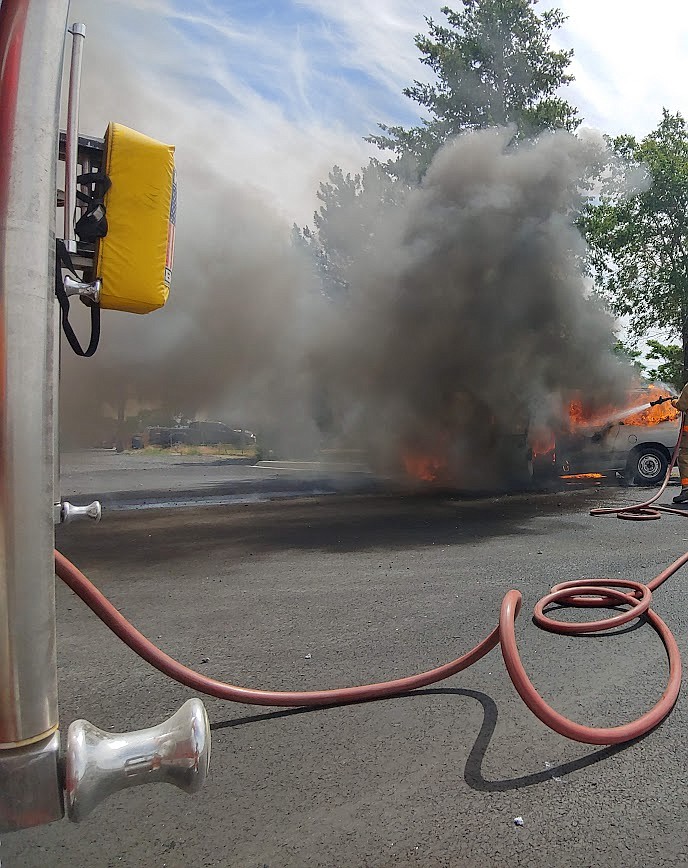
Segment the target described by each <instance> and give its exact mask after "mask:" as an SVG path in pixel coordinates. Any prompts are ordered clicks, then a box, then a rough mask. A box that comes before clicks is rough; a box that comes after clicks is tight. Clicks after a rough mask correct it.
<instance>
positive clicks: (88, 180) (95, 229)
mask: <svg viewBox="0 0 688 868" xmlns="http://www.w3.org/2000/svg"><path fill="white" fill-rule="evenodd" d="M76 183H77V184H80V185H82V186H86V187H89V189H92V190H93V192H92V194H91V195H90V196H89V195H87V194H86V193H84V192H82V191H81V190H77V191H76V198H77V199H78V200H79V202H84V203H85V204H86V206H87V208H86V211H85V212H84V213H83V214H82V215H81V217H80V218H79V220H78V221H77V224H76V226H75V227H74V231H75V232H76V235H77V237H78V238H79V239H80V240H81V241H86V242H91V243H93V242H96V241H98V239H99V238H105V236H106V235H107V231H108V222H107V216H106V209H105V194H106V193H107V191H108V190H109V189H110V187H111V186H112V183H111V181H110V179H109V178H108V176H107V175H106V174H105V172H86V173H84V174H83V175H78V176H77V179H76Z"/></svg>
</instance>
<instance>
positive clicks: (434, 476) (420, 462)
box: [402, 452, 447, 482]
mask: <svg viewBox="0 0 688 868" xmlns="http://www.w3.org/2000/svg"><path fill="white" fill-rule="evenodd" d="M402 460H403V462H404V469H405V470H406V473H407V474H408V475H409V476H412V477H413V478H414V479H420V480H422V481H423V482H437V480H438V479H439V477H440V476H441V474H442V472H443V471H444V470H446V467H447V464H446V461H445V460H444V459H443V458H441V457H439V456H437V455H422V454H417V453H412V452H407V453H405V454H404V455H403V456H402Z"/></svg>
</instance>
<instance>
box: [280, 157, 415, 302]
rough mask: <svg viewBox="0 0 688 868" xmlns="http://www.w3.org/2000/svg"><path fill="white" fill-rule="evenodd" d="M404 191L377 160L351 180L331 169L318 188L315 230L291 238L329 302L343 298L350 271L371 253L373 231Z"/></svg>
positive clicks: (297, 232)
mask: <svg viewBox="0 0 688 868" xmlns="http://www.w3.org/2000/svg"><path fill="white" fill-rule="evenodd" d="M408 189H409V187H408V185H407V184H404V183H403V182H401V181H400V180H398V179H396V180H395V179H392V178H390V176H389V175H388V174H387V172H385V170H384V169H383V167H382V166H381V164H380V163H379V162H378V161H377V160H371V161H370V162H369V164H368V165H367V166H366V167H365V168H364V169H362V170H361V172H360V173H358V172H357V173H356V174H355V175H351V174H346V175H345V174H344V172H343V171H342V170H341V168H340V167H339V166H333V168H332V170H331V171H330V173H329V174H328V178H327V181H323V182H321V183H320V187H319V189H318V192H317V194H316V195H317V197H318V199H319V201H320V202H321V203H322V204H321V206H320V208H319V210H318V211H316V212H315V214H314V215H313V223H314V225H315V228H314V229H310V228H309V227H308V226H304V227H303V228H302V229H299V227H298V226H294V227H293V230H292V234H293V238H294V242H295V243H296V244H297V245H300V246H302V247H304V248H305V249H306V250H307V251H308V252H309V253H310V255H311V256H312V258H313V261H314V262H315V264H316V268H317V270H318V273H319V275H320V278H321V281H322V285H323V291H324V292H325V294H326V295H327V296H329V297H330V298H337V297H341V295H342V292H343V291H345V290H346V289H347V288H348V285H349V281H348V273H349V269H350V268H351V266H352V265H353V263H354V262H355V261H356V259H357V257H359V256H361V255H362V254H364V253H366V252H367V251H369V250H371V249H372V246H373V244H374V240H375V230H376V226H378V225H379V223H380V221H381V220H383V219H384V216H385V214H386V213H387V212H388V210H389V209H392V208H394V207H395V206H396V205H398V204H399V203H400V202H401V200H402V198H403V197H404V195H405V193H406V192H407V191H408Z"/></svg>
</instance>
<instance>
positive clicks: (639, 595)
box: [55, 425, 688, 744]
mask: <svg viewBox="0 0 688 868" xmlns="http://www.w3.org/2000/svg"><path fill="white" fill-rule="evenodd" d="M682 428H683V425H681V430H682ZM680 445H681V435H680V434H679V439H678V442H677V444H676V448H675V449H674V453H673V456H672V458H671V462H670V464H669V468H668V470H667V473H666V478H665V479H664V483H663V485H662V487H661V488H660V490H659V491H658V492H657V494H656V495H655V496H654V497H652V498H650V499H649V500H647V501H645V502H643V503H639V504H637V505H636V506H630V507H621V508H620V509H594V510H592V511H591V515H604V514H614V513H615V514H616V515H617V516H618V517H619V518H624V519H654V518H660V514H659V512H660V511H662V512H671V513H676V514H679V515H685V514H686V513H685V512H683V511H682V510H679V509H671V508H669V507H664V506H657V507H654V508H652V509H651V508H650V507H651V504H653V503H654V502H655V501H656V500H657V499H658V498H659V497H660V496H661V494H662V493H663V492H664V490H665V489H666V487H667V485H668V482H669V477H670V475H671V470H672V468H673V466H674V463H675V461H676V458H677V456H678V450H679V448H680ZM686 562H688V552H686V553H685V554H684V555H682V556H681V557H680V558H679V559H678V560H676V561H674V563H673V564H671V565H670V566H668V567H667V568H666V569H665V570H663V571H662V572H661V573H659V574H658V575H657V576H655V577H654V579H652V581H650V582H648V583H647V584H646V585H645V584H642V583H641V582H633V581H630V580H626V579H600V578H598V579H578V580H576V581H573V582H562V583H561V584H559V585H555V586H554V588H552V591H551V592H550V593H549V594H548V595H547V596H545V597H543V598H542V599H541V600H540V601H539V602H538V603H537V604H536V606H535V610H534V614H533V620H534V622H535V623H536V624H537V626H539V627H541V628H542V629H544V630H549V631H550V632H553V633H564V634H581V633H584V634H590V633H596V632H600V631H602V630H610V629H613V628H615V627H619V626H621V625H623V624H626V623H627V622H628V621H631V620H633V619H634V618H639V617H641V616H645V617H646V618H647V620H648V622H649V624H650V626H651V627H652V628H653V629H654V630H655V632H656V633H657V634H658V635H659V637H660V639H661V640H662V642H663V644H664V648H665V649H666V653H667V657H668V660H669V680H668V682H667V686H666V689H665V690H664V693H663V694H662V696H661V698H660V699H659V701H658V702H657V703H656V705H654V706H653V708H651V709H650V710H649V711H648V712H646V713H645V714H643V715H642V716H641V717H639V718H637V719H636V720H634V721H632V722H631V723H626V724H623V725H621V726H614V727H592V726H584V725H582V724H580V723H575V722H574V721H572V720H569V719H568V718H567V717H564V716H563V715H561V714H559V713H558V712H557V711H555V710H554V709H553V708H552V707H551V706H549V705H548V704H547V703H546V702H545V700H544V699H543V698H542V697H541V696H540V694H539V693H538V692H537V691H536V689H535V687H534V686H533V684H532V682H531V681H530V679H529V678H528V675H527V674H526V671H525V669H524V668H523V664H522V663H521V658H520V655H519V653H518V647H517V645H516V632H515V622H516V618H517V616H518V613H519V612H520V610H521V603H522V597H521V593H520V592H519V591H516V590H511V591H507V593H506V594H505V596H504V599H503V600H502V605H501V609H500V613H499V623H498V625H497V627H495V629H494V630H492V632H491V633H489V634H488V635H487V636H486V637H485V638H484V639H483V640H482V642H479V643H478V644H477V645H476V646H475V648H473V649H471V650H470V651H468V652H467V653H466V654H464V655H463V656H462V657H458V658H457V659H456V660H452V661H451V662H450V663H445V664H444V665H442V666H438V667H437V668H436V669H430V670H428V671H427V672H420V673H418V674H417V675H410V676H408V677H406V678H397V679H395V680H394V681H382V682H379V683H377V684H363V685H360V686H357V687H341V688H335V689H331V690H310V691H272V690H255V689H252V688H248V687H237V686H236V685H233V684H227V683H225V682H223V681H217V680H216V679H214V678H209V677H207V676H205V675H201V674H200V673H199V672H195V671H194V670H193V669H189V668H188V667H187V666H184V665H183V664H181V663H179V661H177V660H174V659H173V658H172V657H170V656H169V655H168V654H165V653H164V651H161V650H160V649H159V648H158V647H157V646H155V645H154V644H153V643H152V642H151V641H150V640H148V639H146V637H145V636H144V635H143V634H142V633H140V632H139V631H138V630H137V629H136V628H135V627H134V626H133V625H132V624H130V623H129V621H127V619H126V618H125V617H124V616H123V615H122V614H121V613H120V612H118V611H117V609H116V608H115V607H114V606H113V605H112V603H111V602H110V601H109V600H108V599H107V598H106V597H105V596H104V595H103V594H102V593H101V592H100V591H99V590H98V589H97V588H96V587H95V586H94V585H93V584H92V583H91V582H90V581H89V580H88V579H87V578H86V576H85V575H84V574H83V573H82V572H81V571H80V570H79V569H78V568H77V567H75V566H74V564H72V563H71V562H70V561H68V560H67V558H66V557H65V556H64V555H62V554H60V552H58V551H56V552H55V572H56V574H57V575H58V576H59V577H60V578H61V579H62V581H64V582H65V583H66V584H67V585H68V586H69V587H70V588H71V589H72V591H74V593H75V594H77V596H79V597H81V599H82V600H83V601H84V602H85V603H86V605H87V606H88V607H89V608H90V609H92V611H93V612H94V613H95V614H96V615H97V616H98V617H99V618H100V619H101V620H102V621H103V622H104V623H105V624H106V625H107V626H108V627H109V628H110V629H111V630H112V632H113V633H115V635H116V636H118V637H119V638H120V639H121V640H122V641H123V642H124V643H125V644H126V645H128V646H129V648H131V650H132V651H134V652H135V653H136V654H138V655H139V656H140V657H142V658H143V659H144V660H145V661H146V662H148V663H150V664H151V666H154V667H155V668H156V669H158V670H159V671H160V672H162V673H163V674H164V675H167V676H168V677H169V678H172V679H173V680H174V681H178V682H179V683H180V684H184V685H185V686H186V687H190V688H191V689H192V690H197V691H199V692H200V693H204V694H206V695H208V696H214V697H216V698H217V699H226V700H229V701H231V702H243V703H246V704H249V705H264V706H281V707H318V706H327V705H342V704H345V703H349V702H363V701H366V700H371V699H382V698H384V697H388V696H399V695H401V694H403V693H408V692H409V691H411V690H417V689H418V688H420V687H427V686H428V685H429V684H436V683H437V682H438V681H443V680H444V679H445V678H449V677H450V676H451V675H455V674H456V673H457V672H461V671H462V670H463V669H467V668H468V667H469V666H471V665H472V664H473V663H476V662H477V661H478V660H480V659H481V658H482V657H484V656H485V655H486V654H488V653H489V652H490V651H491V650H492V649H493V648H494V647H495V646H496V645H499V646H500V648H501V651H502V657H503V658H504V663H505V665H506V668H507V671H508V673H509V677H510V678H511V680H512V682H513V684H514V687H515V688H516V690H517V691H518V694H519V696H520V697H521V699H522V700H523V701H524V702H525V704H526V705H527V706H528V708H529V709H530V710H531V711H532V712H533V714H534V715H535V716H536V717H538V718H539V719H540V720H541V721H542V722H543V723H544V724H545V725H546V726H548V727H550V728H551V729H553V730H554V731H555V732H558V733H559V734H560V735H563V736H565V737H566V738H570V739H573V740H574V741H580V742H584V743H586V744H621V743H623V742H627V741H632V740H633V739H636V738H640V736H642V735H645V734H646V733H648V732H650V730H652V729H654V727H656V726H657V725H658V724H659V723H661V722H662V720H664V718H665V717H666V716H667V715H668V714H669V712H670V711H671V709H672V708H673V707H674V704H675V702H676V699H677V697H678V693H679V689H680V687H681V656H680V654H679V650H678V645H677V644H676V639H675V638H674V636H673V634H672V633H671V630H670V629H669V628H668V627H667V625H666V624H665V623H664V621H662V619H661V618H660V617H659V615H657V614H656V613H655V612H653V611H652V609H651V608H650V604H651V602H652V592H653V591H654V590H656V589H657V588H658V587H659V586H660V585H661V584H662V583H663V582H665V581H666V580H667V579H668V578H669V577H670V576H672V575H673V574H674V573H675V572H676V571H677V570H679V569H680V568H681V567H682V566H684V564H685V563H686ZM622 589H625V591H627V592H628V593H626V592H625V591H624V590H622ZM553 603H558V604H559V605H560V606H573V607H587V608H590V607H595V608H609V607H611V606H613V607H618V606H619V605H626V606H629V607H630V608H629V609H628V610H627V611H625V612H622V613H621V614H619V615H614V616H612V617H609V618H603V619H601V620H598V621H592V622H585V623H568V622H561V621H555V620H553V619H552V618H550V617H549V616H548V615H547V614H546V612H545V609H546V608H547V606H549V605H552V604H553Z"/></svg>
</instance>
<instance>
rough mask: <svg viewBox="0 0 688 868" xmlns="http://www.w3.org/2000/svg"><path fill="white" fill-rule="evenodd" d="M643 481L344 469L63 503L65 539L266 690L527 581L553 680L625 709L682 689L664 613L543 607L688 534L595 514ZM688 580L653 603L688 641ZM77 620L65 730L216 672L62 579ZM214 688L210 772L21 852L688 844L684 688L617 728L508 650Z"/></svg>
mask: <svg viewBox="0 0 688 868" xmlns="http://www.w3.org/2000/svg"><path fill="white" fill-rule="evenodd" d="M163 471H164V468H163ZM94 472H95V471H94ZM237 472H241V473H249V472H250V471H249V470H240V471H239V470H237ZM168 475H169V474H168ZM67 478H68V477H67ZM151 478H152V477H151ZM101 481H102V480H101ZM70 484H71V483H70ZM586 484H587V483H586ZM187 487H188V486H187ZM76 488H80V489H81V490H85V489H84V485H81V486H79V485H77V486H76ZM122 490H127V491H129V490H133V489H132V488H131V486H129V487H127V486H125V487H124V488H123V489H122ZM141 490H143V489H141ZM89 493H90V492H89ZM646 493H647V492H646V491H644V490H637V489H621V488H618V487H614V486H612V487H606V486H604V485H602V486H596V487H591V488H583V487H575V486H574V487H572V486H564V487H562V490H560V491H555V492H549V493H542V494H537V493H535V494H525V495H513V496H499V497H483V498H478V497H473V498H471V497H467V496H463V497H461V496H451V495H449V494H447V493H438V494H435V495H433V494H430V493H427V494H424V495H418V494H417V495H415V496H412V495H409V494H407V495H404V496H402V495H400V494H399V493H398V492H391V493H389V494H384V493H382V492H380V491H376V492H375V493H368V494H351V493H346V492H344V493H342V492H341V491H339V492H338V493H332V494H328V495H323V496H320V495H317V494H311V495H310V496H301V497H291V498H287V499H276V500H274V499H266V500H265V502H260V503H229V504H224V505H221V504H211V505H201V503H200V502H199V504H198V505H196V506H194V507H193V508H177V509H149V510H140V509H138V510H137V509H134V510H124V509H121V510H119V511H118V510H114V511H112V512H111V513H110V514H106V517H105V518H104V519H103V522H102V523H101V524H100V525H90V524H86V523H84V524H78V525H77V524H75V525H72V526H69V527H63V528H59V529H58V546H59V548H60V549H61V550H62V551H63V552H64V553H65V554H66V555H67V556H68V557H69V558H71V559H72V560H73V561H74V562H75V563H76V564H77V565H78V566H79V567H80V568H81V569H82V570H83V571H84V572H86V574H87V575H89V576H90V577H91V579H92V580H93V581H94V582H95V583H96V585H97V586H98V587H99V588H100V589H101V590H102V591H103V592H104V593H105V594H106V595H107V596H108V597H109V598H110V599H111V600H112V602H113V603H114V604H115V605H116V606H117V607H118V608H119V609H120V610H121V611H122V612H123V613H124V615H125V616H126V617H128V618H130V619H131V620H132V622H133V623H134V624H135V625H136V626H137V627H138V628H139V629H140V630H141V631H142V632H143V633H144V634H145V635H146V636H148V637H149V638H151V639H152V640H153V641H155V642H156V643H157V644H159V645H160V647H161V648H163V649H164V650H165V651H166V652H167V653H169V654H171V655H172V656H173V657H176V658H177V659H179V660H180V661H182V662H183V663H185V664H187V665H189V666H191V667H194V668H197V669H199V671H202V672H203V673H205V674H207V675H211V676H214V677H216V678H219V679H223V680H228V681H232V682H233V683H237V684H242V685H247V686H253V687H263V688H269V689H298V690H303V689H310V688H319V687H326V686H332V687H334V686H344V685H348V684H359V683H366V682H371V681H377V680H386V679H390V678H396V677H398V676H401V675H405V674H411V673H413V672H416V671H419V670H423V669H428V668H432V667H434V666H437V665H438V664H440V663H442V662H445V661H447V660H450V659H453V658H455V657H457V656H459V655H460V654H462V653H463V652H464V651H466V650H467V649H469V648H470V647H472V646H473V645H474V644H476V643H477V642H478V641H479V640H480V639H481V638H483V637H484V636H485V635H486V634H487V633H488V632H489V630H490V629H491V628H492V627H493V626H494V625H495V623H496V620H497V616H498V611H499V605H500V601H501V599H502V597H503V595H504V593H505V591H506V590H508V589H509V588H518V589H519V590H521V591H522V593H523V595H524V607H523V613H522V615H521V617H520V619H519V622H518V624H517V638H518V642H519V647H520V649H521V653H522V657H523V661H524V665H525V666H526V669H527V671H528V672H529V674H530V676H531V678H532V680H533V681H534V683H535V685H536V686H537V688H538V689H539V690H540V691H541V692H542V693H543V695H544V696H545V698H546V699H547V701H548V702H550V703H551V704H552V705H553V706H554V707H555V708H556V709H558V710H559V711H560V712H561V713H563V714H565V715H567V716H570V717H572V718H573V719H575V720H578V721H580V722H584V723H589V724H593V725H614V724H616V723H621V722H625V721H628V720H631V719H632V718H634V717H635V716H637V715H639V714H640V713H642V712H643V711H645V710H646V709H647V708H649V707H650V706H651V705H652V704H654V703H655V702H656V701H657V699H658V698H659V696H660V695H661V693H662V691H663V689H664V685H665V682H666V676H667V666H666V658H665V654H664V650H663V647H662V645H661V642H660V641H659V639H658V638H657V637H656V636H655V634H654V633H653V632H652V631H651V629H650V628H649V627H648V626H647V625H643V626H640V628H638V629H635V628H634V627H633V626H632V627H631V628H623V629H620V630H618V631H617V635H614V636H608V637H595V638H573V637H571V638H569V637H563V636H556V635H552V634H548V633H544V632H542V631H539V630H537V629H536V628H535V627H534V626H533V624H532V623H531V621H530V617H529V612H531V611H532V607H533V605H534V604H535V602H536V601H537V600H538V599H539V598H540V597H541V596H542V595H543V594H545V593H546V592H547V591H548V589H549V588H550V586H551V585H552V584H554V583H556V582H558V581H563V580H566V579H575V578H581V577H586V576H609V577H628V578H636V579H640V580H641V581H647V580H649V579H650V578H652V577H653V576H654V575H655V574H656V573H658V572H659V571H660V570H661V569H662V568H664V567H665V566H666V565H668V564H669V563H671V562H672V561H673V560H675V559H676V558H677V557H678V556H680V555H681V554H682V553H683V552H684V551H685V550H686V548H688V522H685V521H683V520H682V519H681V518H678V517H673V516H671V517H665V518H663V519H662V520H661V521H658V522H646V523H636V522H623V521H618V520H617V519H616V518H613V517H605V518H592V517H590V516H589V514H588V513H589V510H590V508H592V507H595V506H605V505H619V504H622V503H631V502H633V501H635V500H637V499H639V495H640V496H643V495H646ZM672 493H673V492H672ZM668 499H669V496H668V495H667V496H665V500H668ZM687 602H688V573H685V572H683V573H682V572H679V573H678V574H677V575H676V576H675V577H674V578H673V579H671V580H670V581H669V582H668V583H667V584H666V585H664V586H663V587H662V588H661V589H659V590H658V591H657V592H656V595H655V598H654V602H653V607H654V608H655V610H656V611H657V612H658V613H659V614H660V615H661V616H662V617H663V618H664V619H665V620H666V621H667V623H668V624H669V626H670V627H671V629H672V630H673V632H674V634H675V635H676V638H677V640H678V643H679V646H680V648H681V650H682V651H685V650H686V649H687V648H688V609H687V605H686V604H687ZM57 619H58V659H59V678H60V712H61V719H62V726H63V732H66V727H67V726H68V724H69V723H70V721H72V720H74V719H75V718H78V717H85V718H87V719H88V720H90V721H91V722H93V723H95V724H97V725H98V726H101V727H103V728H104V729H109V730H113V731H127V730H130V729H134V728H140V727H145V726H149V725H152V724H154V723H157V722H159V721H160V720H162V719H163V718H165V717H167V716H169V715H170V714H172V713H173V712H174V711H175V710H176V709H177V708H178V707H179V706H180V705H181V704H182V702H183V701H185V700H186V699H187V698H189V697H190V696H192V695H195V694H194V693H192V691H190V690H187V689H186V688H183V687H181V686H180V685H177V684H175V683H173V682H171V681H168V680H167V679H166V678H165V677H163V676H162V675H161V674H160V673H158V672H157V671H156V670H154V669H151V668H150V667H149V666H148V665H147V664H145V663H144V662H143V661H141V660H140V659H138V658H137V657H136V656H135V655H134V654H133V653H132V652H131V651H129V650H128V649H127V648H126V647H125V646H124V645H122V644H121V643H120V642H119V640H117V639H116V638H115V637H114V636H113V635H112V634H111V633H110V632H109V631H108V630H107V629H106V628H105V626H104V625H103V624H101V622H100V621H99V620H98V619H97V618H96V617H95V616H94V615H93V614H92V613H91V612H90V611H89V610H88V609H86V608H85V606H84V605H83V604H82V603H81V601H80V600H79V599H77V598H76V597H75V596H74V595H73V594H72V593H71V592H70V591H69V590H67V589H66V588H65V587H63V586H61V585H60V586H58V588H57ZM204 661H207V662H204ZM206 707H207V709H208V712H209V715H210V719H211V722H212V727H213V750H212V760H211V771H210V776H209V778H208V781H207V783H206V786H205V788H204V789H203V790H202V791H201V792H200V793H198V794H196V795H194V796H189V795H186V794H184V793H182V792H180V791H178V790H176V789H174V788H173V787H171V786H158V787H153V786H150V787H141V788H138V789H135V790H130V791H127V792H123V793H119V794H117V795H115V796H113V797H111V798H110V799H109V800H108V801H106V802H105V803H103V804H102V805H101V806H99V807H98V808H97V809H96V810H95V811H94V813H93V814H92V815H91V817H89V818H88V819H87V820H86V821H84V822H83V823H81V824H79V825H72V824H70V823H68V822H67V821H66V820H65V821H63V822H60V823H55V824H53V825H51V826H47V827H41V828H37V829H33V830H26V831H23V832H20V833H15V834H13V835H8V836H6V837H5V839H4V840H3V841H2V848H1V849H0V853H1V854H2V859H3V862H2V864H3V866H4V868H11V866H22V868H24V866H25V868H33V866H35V868H45V866H51V868H53V866H55V868H58V866H59V868H61V866H65V868H66V866H89V868H105V866H132V868H133V866H166V868H172V866H179V868H181V866H188V865H194V866H218V865H219V866H242V868H244V866H245V868H265V866H269V868H292V866H293V868H302V866H323V868H359V866H366V868H391V866H443V868H444V866H447V868H449V866H452V868H454V866H473V865H475V866H485V865H489V866H503V865H509V866H572V868H573V866H576V868H579V866H619V868H627V866H629V865H638V866H646V865H652V866H668V865H679V864H685V863H686V862H688V810H687V808H688V795H687V794H686V787H685V769H686V764H687V756H688V749H687V748H686V739H685V733H686V731H687V729H686V725H687V723H688V719H687V717H688V701H687V700H686V697H685V694H681V696H680V697H679V700H678V703H677V705H676V707H675V709H674V710H673V712H672V714H671V716H670V717H669V718H668V720H667V721H666V722H665V723H664V724H663V725H661V726H660V727H659V728H658V729H656V730H655V731H654V732H652V733H650V734H649V735H648V736H646V737H645V738H643V739H641V740H640V741H638V742H636V743H633V744H630V745H627V746H622V747H615V748H605V747H593V746H589V745H581V744H577V743H574V742H571V741H568V740H566V739H564V738H563V737H561V736H559V735H557V734H555V733H553V732H551V731H550V730H548V729H547V728H546V727H545V726H543V725H542V724H541V723H540V722H539V721H538V720H537V719H536V718H534V717H533V716H532V715H531V713H530V712H529V711H528V710H527V709H526V707H525V706H524V705H523V704H522V702H521V700H520V699H519V697H518V695H517V694H516V691H515V690H514V688H513V686H512V684H511V682H510V680H509V678H508V676H507V673H506V671H505V668H504V664H503V662H502V659H501V654H500V652H499V649H494V650H493V651H492V652H491V653H490V654H489V655H488V656H487V657H485V658H484V659H483V660H481V661H479V662H478V663H477V664H475V665H474V666H473V667H471V668H470V669H469V670H467V671H465V672H463V673H460V674H458V675H456V676H454V677H453V678H451V679H449V680H447V681H446V682H443V683H442V684H438V685H437V686H435V687H432V688H428V689H425V690H421V691H418V692H416V693H414V694H412V695H408V696H404V697H400V698H394V699H388V700H385V701H380V702H370V703H364V704H358V705H354V706H346V707H333V708H326V709H321V710H314V711H303V710H280V709H261V708H258V707H255V706H245V705H236V704H230V703H226V702H221V701H218V700H214V699H206ZM517 818H521V819H522V825H520V824H517V822H516V820H517Z"/></svg>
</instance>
